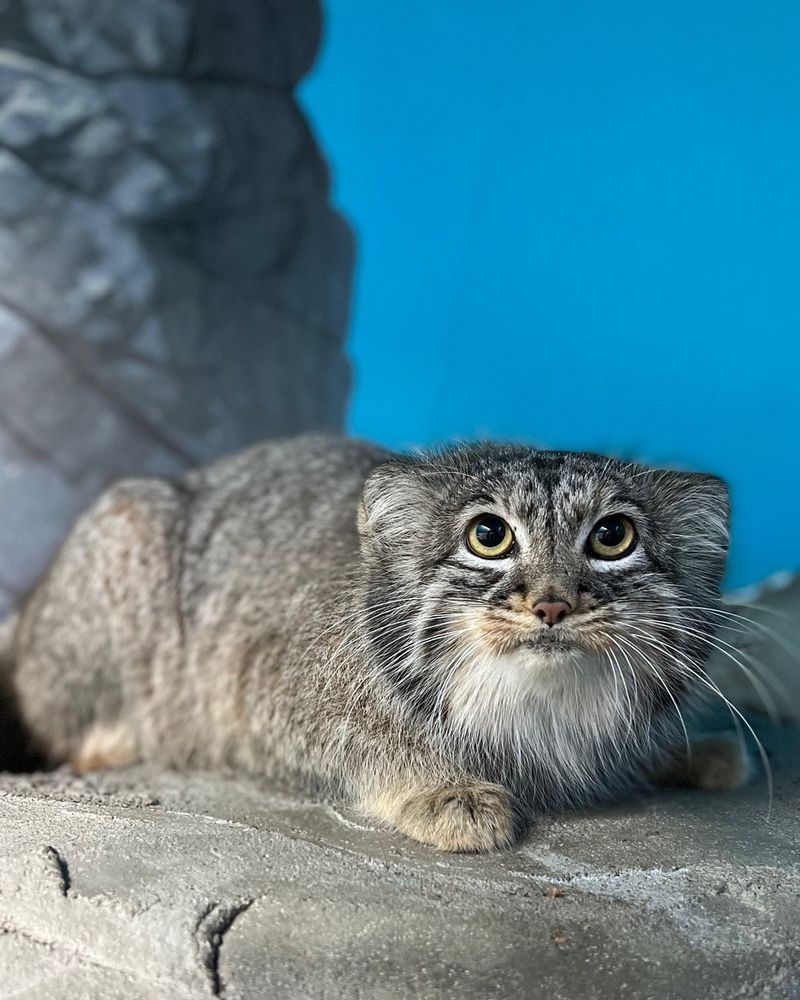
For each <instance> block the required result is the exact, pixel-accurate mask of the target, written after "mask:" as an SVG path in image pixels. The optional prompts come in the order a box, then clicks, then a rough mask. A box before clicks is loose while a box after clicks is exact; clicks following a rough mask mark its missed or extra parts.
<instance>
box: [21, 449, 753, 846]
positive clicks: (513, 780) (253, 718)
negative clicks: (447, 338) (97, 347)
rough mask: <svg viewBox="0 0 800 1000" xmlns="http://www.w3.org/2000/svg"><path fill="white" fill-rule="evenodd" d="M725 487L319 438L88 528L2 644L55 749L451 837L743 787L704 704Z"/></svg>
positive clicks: (153, 497)
mask: <svg viewBox="0 0 800 1000" xmlns="http://www.w3.org/2000/svg"><path fill="white" fill-rule="evenodd" d="M727 523H728V497H727V490H726V488H725V485H724V484H723V483H722V482H721V481H720V480H719V479H717V478H715V477H713V476H706V475H696V474H689V473H682V472H672V471H663V470H661V471H660V470H655V469H650V468H646V467H644V466H641V465H634V464H630V463H625V462H620V461H616V460H612V459H607V458H605V457H601V456H598V455H593V454H581V453H577V454H572V453H565V452H548V451H536V450H533V449H530V448H526V447H519V446H504V445H496V444H481V445H468V446H456V447H452V448H447V449H444V450H442V451H440V452H436V453H431V454H426V455H421V456H413V457H412V456H401V455H393V454H390V453H387V452H385V451H382V450H381V449H379V448H377V447H374V446H372V445H369V444H365V443H363V442H359V441H354V440H345V439H336V438H323V437H305V438H297V439H293V440H286V441H283V442H277V443H268V444H264V445H259V446H257V447H254V448H251V449H249V450H247V451H244V452H242V453H240V454H237V455H234V456H232V457H230V458H226V459H223V460H222V461H219V462H217V463H215V464H213V465H211V466H209V467H208V468H204V469H200V470H198V471H194V472H191V473H190V474H188V475H186V476H185V477H184V478H182V479H179V480H176V481H167V480H158V479H141V480H136V479H132V480H127V481H123V482H121V483H119V484H118V485H116V486H114V487H112V488H111V489H109V490H108V491H107V492H106V493H105V494H104V495H103V496H102V497H101V498H100V500H99V501H98V502H97V503H96V504H95V505H94V506H93V507H92V508H91V509H90V510H89V511H88V512H87V513H86V514H84V516H83V517H82V518H81V519H80V520H79V521H78V523H77V525H76V526H75V528H74V529H73V531H72V533H71V535H70V536H69V537H68V539H67V541H66V542H65V544H64V546H63V547H62V549H61V551H60V553H59V554H58V556H57V557H56V559H55V561H54V563H53V565H52V567H51V569H50V570H49V572H48V573H47V574H46V575H45V576H44V578H43V579H42V580H41V582H40V583H39V584H38V586H37V587H36V588H35V590H34V591H33V593H32V595H31V597H30V599H29V600H28V601H27V603H26V604H25V606H24V607H23V609H22V611H21V613H20V615H19V617H18V619H17V620H16V621H15V622H13V623H11V624H9V626H7V628H6V633H7V635H8V648H7V649H6V651H5V660H6V662H7V665H8V668H9V669H10V670H11V671H12V672H13V687H14V691H15V696H16V698H17V701H18V706H19V710H20V712H21V715H22V717H23V720H24V723H25V725H26V727H27V730H28V732H29V733H30V734H31V736H32V738H33V740H34V741H35V744H36V747H37V749H38V750H39V751H40V752H41V753H43V754H44V756H45V758H46V759H47V760H48V761H49V762H50V763H54V764H55V763H59V762H64V761H71V762H72V763H73V765H74V766H75V767H76V768H77V769H79V770H88V769H90V768H92V767H98V766H110V765H114V764H124V763H128V762H131V761H134V760H158V761H163V762H165V763H167V764H169V765H173V766H177V767H188V766H192V767H202V768H214V767H220V766H234V767H237V768H242V769H246V770H248V771H251V772H257V773H263V774H271V775H275V776H278V777H281V778H288V779H290V780H295V781H302V782H303V783H304V784H305V785H310V786H312V787H314V788H317V789H321V790H322V791H323V792H324V793H325V794H336V795H343V796H345V797H346V798H347V799H348V800H349V801H351V802H352V803H353V804H354V805H356V806H357V807H359V808H360V809H362V810H363V811H364V812H365V813H366V814H367V815H369V816H370V817H372V818H374V819H377V820H379V821H383V822H385V823H387V824H390V825H392V826H394V827H396V828H398V829H399V830H401V831H403V832H404V833H406V834H408V835H409V836H411V837H413V838H416V839H417V840H420V841H422V842H424V843H427V844H432V845H435V846H437V847H440V848H444V849H447V850H456V851H457V850H463V851H475V850H485V849H489V848H493V847H500V846H504V845H507V844H509V843H511V842H512V841H513V840H514V839H515V838H516V837H517V836H519V835H520V834H521V833H522V832H523V831H524V830H525V829H526V827H527V825H528V824H529V822H530V821H531V819H533V818H535V816H536V814H537V813H539V812H541V811H543V810H552V809H558V808H562V807H569V806H574V805H576V804H580V803H584V802H587V801H589V800H591V799H593V798H595V797H597V796H604V795H608V794H614V793H615V791H617V790H619V789H622V788H623V787H625V786H626V785H629V784H630V783H631V782H639V781H642V780H648V779H649V778H651V777H652V776H653V775H656V774H659V773H661V774H668V775H670V776H672V777H675V776H676V775H680V774H683V775H684V776H685V778H686V780H688V781H692V782H694V783H696V784H699V785H706V786H709V787H717V786H719V787H723V786H732V785H734V784H736V783H737V782H738V781H740V780H741V779H742V778H743V776H744V772H745V761H744V759H743V757H742V756H741V754H740V753H739V751H738V750H736V748H735V747H734V745H732V744H727V743H724V742H723V743H720V742H718V741H708V742H707V743H706V744H702V745H700V746H698V747H696V748H695V750H694V754H693V757H692V764H691V767H686V766H684V767H682V766H681V763H680V760H681V755H680V753H679V748H680V747H681V744H682V742H683V730H682V723H681V719H680V709H681V708H682V707H683V706H684V705H686V704H688V703H689V702H690V701H691V699H692V697H693V696H694V694H695V693H696V692H697V691H698V690H701V689H702V688H703V685H704V684H705V683H706V681H705V675H704V669H703V663H704V660H705V658H706V653H707V651H708V649H709V644H710V642H711V641H712V640H711V637H712V635H713V621H714V616H715V609H716V604H717V600H718V589H719V583H720V577H721V575H722V571H723V566H724V562H725V554H726V548H727V535H728V529H727Z"/></svg>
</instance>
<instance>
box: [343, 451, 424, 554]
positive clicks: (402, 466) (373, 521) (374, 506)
mask: <svg viewBox="0 0 800 1000" xmlns="http://www.w3.org/2000/svg"><path fill="white" fill-rule="evenodd" d="M416 464H417V463H416V462H414V460H413V459H410V458H408V459H406V458H399V459H393V460H392V461H390V462H384V463H383V464H382V465H379V466H377V468H375V469H373V470H372V472H371V473H370V474H369V476H368V477H367V481H366V482H365V483H364V490H363V492H362V494H361V503H360V504H359V508H358V530H359V533H360V534H361V536H362V537H381V538H383V539H385V540H386V541H391V540H392V539H394V538H397V539H399V538H401V537H407V533H408V526H409V524H414V523H415V521H417V520H418V519H419V514H420V508H421V506H423V505H424V500H425V494H426V493H427V491H426V490H425V489H424V487H423V484H422V481H421V477H420V476H419V475H418V474H417V472H416Z"/></svg>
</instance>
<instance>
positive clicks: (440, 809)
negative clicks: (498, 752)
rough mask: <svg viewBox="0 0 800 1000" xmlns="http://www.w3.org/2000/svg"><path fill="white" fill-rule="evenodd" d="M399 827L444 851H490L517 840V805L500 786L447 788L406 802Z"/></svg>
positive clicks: (401, 810)
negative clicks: (515, 838)
mask: <svg viewBox="0 0 800 1000" xmlns="http://www.w3.org/2000/svg"><path fill="white" fill-rule="evenodd" d="M395 825H396V826H397V828H398V829H399V830H401V831H402V832H403V833H405V834H406V835H407V836H409V837H412V838H413V839H414V840H418V841H420V842H421V843H423V844H430V845H431V846H433V847H437V848H439V849H440V850H442V851H465V852H478V851H490V850H492V849H494V848H502V847H508V846H509V845H510V844H511V843H512V842H513V840H514V837H515V810H514V802H513V799H512V797H511V795H510V793H509V792H508V791H506V789H505V788H502V787H501V786H500V785H491V784H483V783H476V784H464V785H444V786H441V787H438V788H434V789H428V790H425V791H422V792H418V793H417V794H415V795H412V796H411V797H409V798H408V799H406V800H405V802H403V804H402V805H401V807H400V809H399V810H398V813H397V817H396V819H395Z"/></svg>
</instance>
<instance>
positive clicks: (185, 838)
mask: <svg viewBox="0 0 800 1000" xmlns="http://www.w3.org/2000/svg"><path fill="white" fill-rule="evenodd" d="M763 604H764V606H765V607H766V608H767V609H768V610H764V611H761V612H759V615H762V616H768V615H769V613H770V610H772V611H774V610H775V605H776V604H779V605H780V608H781V612H780V613H781V615H782V616H785V617H782V619H781V620H782V621H784V623H785V625H786V628H785V629H784V632H783V634H782V639H781V644H782V645H785V644H788V643H792V644H796V643H797V642H798V640H799V639H800V587H798V586H797V585H796V584H795V585H794V586H790V587H789V588H786V589H783V590H781V591H770V592H767V593H766V594H765V596H764V598H763ZM737 613H738V612H737ZM759 631H760V630H759V629H756V632H759ZM744 640H746V641H748V642H749V641H750V639H748V638H747V636H744V637H742V636H741V634H740V640H739V641H740V642H741V641H744ZM753 641H755V640H753ZM749 648H750V650H751V655H752V656H754V657H755V656H756V655H760V654H767V655H768V654H769V652H770V649H772V648H773V647H759V649H758V650H757V651H756V650H755V647H754V646H752V645H751V646H750V647H749ZM787 664H788V661H786V663H785V664H784V667H783V668H781V669H785V670H786V677H785V679H786V680H789V674H792V675H794V674H796V672H797V667H796V665H793V666H792V667H789V666H788V665H787ZM795 664H796V661H795ZM763 668H764V669H766V670H769V671H770V672H772V664H771V663H770V662H769V661H768V659H765V660H764V662H763ZM720 679H721V680H722V681H723V682H724V680H725V678H724V676H723V675H722V673H720ZM752 718H753V721H754V723H755V725H756V727H757V729H758V731H759V733H760V734H761V736H762V738H763V740H764V743H765V745H766V747H767V749H768V750H769V752H770V755H771V760H770V763H771V767H772V769H773V771H774V779H775V787H774V797H773V802H772V808H771V813H770V808H769V799H768V793H767V787H766V783H765V781H764V780H763V775H762V776H760V777H758V778H756V779H755V780H754V781H753V783H752V784H751V785H750V786H748V787H747V788H744V789H742V790H741V791H739V792H736V793H733V794H729V795H717V794H709V793H702V792H670V793H662V794H657V795H652V796H645V797H641V798H638V799H633V800H631V801H628V802H625V803H621V804H618V805H615V806H612V807H607V808H602V809H596V810H592V811H589V812H587V813H585V814H576V815H565V816H558V817H554V818H549V819H546V820H542V821H541V822H540V823H539V824H538V825H537V827H536V828H535V829H534V830H533V831H532V832H531V835H530V837H529V839H528V841H527V842H526V843H524V844H522V845H520V846H519V847H518V848H516V849H515V850H512V851H508V852H504V853H498V854H494V855H490V856H479V857H469V856H461V857H459V856H448V855H443V854H438V853H436V852H434V851H432V850H429V849H426V848H424V847H421V846H419V845H416V844H413V843H411V842H410V841H408V840H406V839H404V838H402V837H400V836H398V835H395V834H393V833H388V832H386V831H380V830H376V829H373V828H371V827H370V826H369V825H367V824H365V823H364V822H363V821H362V820H361V819H360V818H359V817H358V816H356V815H354V814H352V813H350V812H349V811H347V810H346V809H344V808H342V807H341V806H338V805H334V804H332V803H318V802H313V801H308V800H304V799H298V798H294V797H291V796H289V795H286V794H283V793H280V792H278V791H276V790H274V789H270V788H268V787H265V786H263V785H261V784H260V783H259V782H257V781H255V780H249V779H245V778H243V777H241V776H236V775H226V776H212V775H205V774H194V775H189V776H186V775H175V774H170V773H165V772H162V771H159V770H158V769H156V768H152V767H136V768H132V769H129V770H126V771H120V772H115V773H114V772H110V773H105V774H96V775H92V776H89V777H86V778H83V779H78V778H74V777H72V776H71V775H70V774H69V773H68V772H66V771H59V772H56V773H54V774H50V775H33V776H21V777H12V776H8V775H6V776H4V777H3V778H2V780H1V781H0V984H2V987H0V993H1V994H2V995H3V996H12V995H13V996H15V997H20V998H25V1000H61V998H63V997H65V996H72V997H81V998H97V1000H108V998H114V997H119V998H125V1000H153V998H162V997H163V998H165V1000H166V998H173V997H175V998H187V1000H188V998H192V1000H196V998H200V997H212V996H224V997H227V998H235V1000H262V998H263V1000H267V998H271V997H281V998H285V1000H319V998H325V1000H334V998H342V1000H345V998H347V1000H351V998H359V997H363V998H365V1000H367V998H368V1000H404V998H408V997H425V998H429V997H431V998H432V997H437V998H442V1000H472V998H475V1000H488V998H490V997H498V998H504V1000H517V998H519V1000H523V998H524V1000H537V998H540V997H541V998H543V1000H544V998H546V1000H618V998H628V1000H650V998H658V1000H734V998H739V1000H744V998H760V997H763V998H769V1000H796V998H797V997H798V996H800V908H798V902H797V900H798V894H799V893H800V728H798V727H797V726H784V727H780V728H778V727H772V726H770V725H769V724H768V723H767V722H766V720H765V719H764V718H763V717H757V716H752Z"/></svg>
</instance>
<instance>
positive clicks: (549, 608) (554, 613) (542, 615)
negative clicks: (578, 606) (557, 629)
mask: <svg viewBox="0 0 800 1000" xmlns="http://www.w3.org/2000/svg"><path fill="white" fill-rule="evenodd" d="M570 611H572V605H571V604H570V603H569V601H559V600H554V601H539V602H538V604H534V606H533V613H534V614H535V615H536V617H537V618H538V619H539V620H540V621H541V622H542V624H543V625H548V626H550V625H557V624H558V622H560V621H563V620H564V619H565V618H566V617H567V615H568V614H569V613H570Z"/></svg>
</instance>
